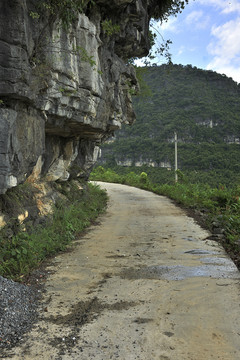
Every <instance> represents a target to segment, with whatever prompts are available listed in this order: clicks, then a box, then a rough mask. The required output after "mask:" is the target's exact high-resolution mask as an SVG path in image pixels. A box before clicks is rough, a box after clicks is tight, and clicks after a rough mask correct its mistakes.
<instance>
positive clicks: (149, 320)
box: [133, 318, 153, 324]
mask: <svg viewBox="0 0 240 360" xmlns="http://www.w3.org/2000/svg"><path fill="white" fill-rule="evenodd" d="M152 321H153V319H149V318H137V319H135V320H134V321H133V322H134V323H136V324H147V323H149V322H152Z"/></svg>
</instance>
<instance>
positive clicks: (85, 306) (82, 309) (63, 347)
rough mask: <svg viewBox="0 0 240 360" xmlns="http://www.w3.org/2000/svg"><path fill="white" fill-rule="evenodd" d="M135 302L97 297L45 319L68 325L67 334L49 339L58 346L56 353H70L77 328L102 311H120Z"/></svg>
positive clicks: (50, 342)
mask: <svg viewBox="0 0 240 360" xmlns="http://www.w3.org/2000/svg"><path fill="white" fill-rule="evenodd" d="M136 305H137V302H128V301H118V302H116V303H113V304H108V303H104V302H101V301H100V300H99V299H98V298H97V297H95V298H93V299H90V300H88V301H80V302H78V303H77V304H75V305H74V306H73V307H72V310H71V312H70V313H69V314H67V315H65V316H59V315H58V316H56V317H55V316H50V317H49V318H47V319H46V321H49V322H51V323H53V324H55V325H58V326H63V327H69V328H70V329H71V330H70V332H69V331H68V335H67V336H56V337H54V338H52V339H50V340H49V344H50V345H51V346H52V347H56V348H58V355H59V356H61V355H64V354H66V353H67V352H68V353H71V352H72V350H73V347H74V346H75V345H76V344H77V342H78V341H79V339H80V337H79V335H78V334H79V328H80V327H82V326H84V325H85V324H87V323H90V322H92V321H94V320H95V319H97V318H98V316H99V315H100V314H101V313H102V312H103V311H104V310H109V311H122V310H128V309H129V308H130V307H133V306H136ZM77 351H78V353H79V352H82V351H83V349H82V347H81V346H80V347H78V350H77Z"/></svg>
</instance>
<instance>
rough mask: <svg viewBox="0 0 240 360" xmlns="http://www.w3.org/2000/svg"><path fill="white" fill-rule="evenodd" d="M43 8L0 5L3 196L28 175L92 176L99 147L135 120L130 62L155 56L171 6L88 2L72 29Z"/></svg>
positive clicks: (128, 0) (15, 0)
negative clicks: (163, 10)
mask: <svg viewBox="0 0 240 360" xmlns="http://www.w3.org/2000/svg"><path fill="white" fill-rule="evenodd" d="M55 2H56V1H55ZM41 3H44V1H42V2H41V1H38V0H11V1H9V0H1V2H0V194H3V193H5V192H6V190H7V189H9V188H11V187H14V186H16V185H18V184H20V183H22V182H24V181H25V180H26V179H28V178H29V177H30V178H43V177H44V179H45V180H47V181H56V180H63V181H64V180H67V179H69V178H71V177H72V178H74V177H77V176H82V177H86V176H87V174H88V173H89V170H90V169H91V167H92V165H93V163H94V162H95V161H96V159H97V156H98V149H99V148H98V145H99V143H101V142H102V141H104V140H105V139H106V138H108V137H109V136H111V135H112V133H113V132H114V131H115V130H117V129H118V128H119V127H120V126H121V123H129V124H131V123H132V122H133V121H134V119H135V115H134V111H133V109H132V101H131V95H130V93H131V91H132V89H136V88H137V80H136V77H135V71H134V68H133V67H132V66H131V65H127V60H128V59H129V58H131V57H136V56H138V57H141V56H144V55H146V54H147V53H148V50H149V37H148V29H149V21H150V17H151V13H152V12H153V11H154V9H155V5H156V4H155V3H158V4H161V3H164V1H162V2H161V1H151V0H148V1H143V0H111V1H109V0H96V1H85V4H87V3H89V4H87V5H86V6H85V11H84V12H83V13H79V14H78V17H77V19H75V21H74V22H73V23H71V24H70V26H69V27H68V29H67V30H66V28H64V26H62V25H61V21H60V19H59V17H58V16H57V15H56V14H53V13H52V12H51V11H49V9H48V8H47V7H46V8H44V7H41V6H40V5H41ZM46 3H48V2H46ZM50 3H51V1H50ZM44 9H45V10H44ZM55 15H56V16H55ZM104 24H105V26H104ZM106 25H108V27H107V26H106Z"/></svg>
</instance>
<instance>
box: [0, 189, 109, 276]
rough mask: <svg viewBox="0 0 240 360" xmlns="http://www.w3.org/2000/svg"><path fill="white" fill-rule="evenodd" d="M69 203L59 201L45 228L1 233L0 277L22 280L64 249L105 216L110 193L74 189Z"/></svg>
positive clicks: (70, 192)
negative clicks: (101, 215) (96, 220)
mask: <svg viewBox="0 0 240 360" xmlns="http://www.w3.org/2000/svg"><path fill="white" fill-rule="evenodd" d="M71 190H72V191H69V192H68V194H67V197H68V198H66V200H61V201H58V202H57V203H56V204H55V206H54V210H53V214H52V215H51V216H49V217H48V218H47V220H46V222H45V224H44V225H38V226H36V227H33V228H30V229H29V228H28V229H27V230H25V231H20V232H17V234H15V235H13V236H9V233H8V229H7V228H3V229H2V230H1V231H0V275H1V276H4V277H7V278H12V279H15V280H20V279H21V277H23V276H24V275H26V274H28V273H29V272H30V271H31V270H32V269H34V268H36V267H37V266H39V264H40V263H41V262H42V261H43V260H45V259H46V258H48V257H50V256H53V255H54V254H56V253H58V252H60V251H63V250H65V249H66V248H67V247H68V246H69V244H70V243H71V242H72V241H73V240H74V239H75V238H76V236H77V235H78V234H79V233H81V232H82V231H83V230H84V229H86V228H87V227H88V226H89V225H90V224H91V222H92V221H93V220H94V219H96V218H97V216H98V215H99V214H100V213H102V212H103V211H104V210H105V208H106V204H107V194H106V192H105V191H103V190H101V189H100V188H99V187H98V186H94V185H92V184H88V185H87V190H85V191H84V192H83V193H82V192H81V191H79V190H78V189H75V191H74V189H71Z"/></svg>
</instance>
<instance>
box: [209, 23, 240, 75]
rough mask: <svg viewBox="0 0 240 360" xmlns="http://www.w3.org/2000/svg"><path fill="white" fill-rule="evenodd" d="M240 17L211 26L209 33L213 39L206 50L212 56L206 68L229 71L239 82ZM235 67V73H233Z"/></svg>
mask: <svg viewBox="0 0 240 360" xmlns="http://www.w3.org/2000/svg"><path fill="white" fill-rule="evenodd" d="M239 34H240V17H237V18H236V19H234V20H231V21H228V22H226V23H225V24H223V25H220V26H213V27H212V30H211V35H212V36H213V37H214V39H213V40H212V41H211V43H210V44H209V45H208V47H207V50H208V52H209V54H210V55H212V56H213V59H212V61H211V62H210V63H209V64H208V66H207V68H208V69H212V70H216V71H217V72H221V73H222V72H225V71H228V72H225V73H226V74H227V75H228V74H229V73H231V77H233V78H234V79H235V80H236V81H238V82H240V77H239V72H240V71H239V70H240V65H239V64H240V61H239V60H240V36H239ZM234 69H235V75H234V76H233V74H234Z"/></svg>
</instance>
